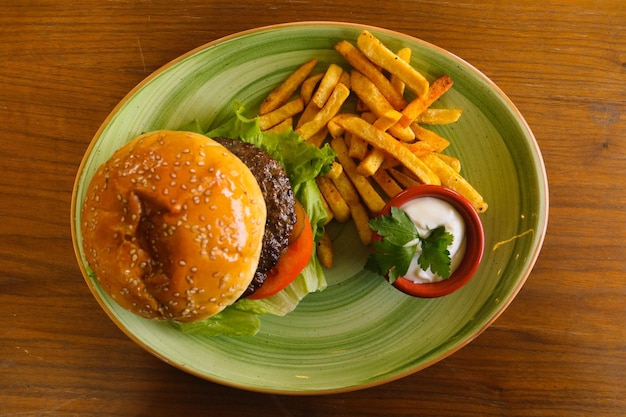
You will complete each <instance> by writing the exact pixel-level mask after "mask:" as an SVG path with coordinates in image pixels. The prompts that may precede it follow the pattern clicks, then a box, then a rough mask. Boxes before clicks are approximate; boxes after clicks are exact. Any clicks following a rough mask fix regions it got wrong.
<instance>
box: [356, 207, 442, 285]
mask: <svg viewBox="0 0 626 417" xmlns="http://www.w3.org/2000/svg"><path fill="white" fill-rule="evenodd" d="M369 224H370V227H371V228H372V230H374V231H375V232H376V233H378V235H379V236H381V237H382V239H381V240H379V241H375V242H373V243H372V247H373V248H374V252H373V253H371V254H370V256H369V257H368V259H367V262H366V264H365V268H366V269H368V270H370V271H373V272H376V273H378V274H380V275H387V276H388V279H389V282H390V283H393V282H394V281H395V280H397V279H398V278H399V277H402V276H404V275H406V273H407V271H408V270H409V266H410V265H411V260H412V259H413V256H414V255H415V252H416V250H417V247H418V245H420V246H421V253H420V256H419V258H418V260H417V262H418V264H419V266H420V268H422V269H423V270H427V269H428V268H429V267H430V270H431V271H432V272H433V273H435V274H437V275H439V276H440V277H442V278H449V277H450V251H448V246H450V245H451V244H452V240H453V239H454V237H453V236H452V234H450V233H449V232H447V231H446V229H445V227H444V226H439V227H437V228H435V229H433V230H431V231H430V233H429V234H428V236H426V237H422V236H420V234H419V231H418V230H417V226H415V224H414V223H413V221H412V220H411V218H410V217H409V215H408V214H406V212H405V211H404V210H402V209H400V208H398V207H392V208H391V213H390V214H389V215H383V216H380V217H377V218H374V219H372V220H370V222H369Z"/></svg>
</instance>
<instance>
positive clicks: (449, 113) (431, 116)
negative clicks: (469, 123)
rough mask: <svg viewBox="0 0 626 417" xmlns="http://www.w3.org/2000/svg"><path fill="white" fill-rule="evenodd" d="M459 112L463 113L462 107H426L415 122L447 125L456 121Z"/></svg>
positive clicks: (459, 116)
mask: <svg viewBox="0 0 626 417" xmlns="http://www.w3.org/2000/svg"><path fill="white" fill-rule="evenodd" d="M461 114H463V110H462V109H433V108H428V109H426V110H424V111H423V112H421V113H420V114H419V116H417V118H416V119H415V122H416V123H421V124H425V125H447V124H450V123H456V122H458V121H459V119H460V118H461Z"/></svg>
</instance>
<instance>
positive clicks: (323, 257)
mask: <svg viewBox="0 0 626 417" xmlns="http://www.w3.org/2000/svg"><path fill="white" fill-rule="evenodd" d="M315 253H316V254H317V259H319V261H320V263H321V264H322V266H323V267H324V268H326V269H330V268H332V266H333V258H334V256H333V242H332V240H331V239H330V235H329V234H328V231H327V230H326V231H324V234H323V235H322V237H321V238H320V240H319V242H317V250H316V251H315Z"/></svg>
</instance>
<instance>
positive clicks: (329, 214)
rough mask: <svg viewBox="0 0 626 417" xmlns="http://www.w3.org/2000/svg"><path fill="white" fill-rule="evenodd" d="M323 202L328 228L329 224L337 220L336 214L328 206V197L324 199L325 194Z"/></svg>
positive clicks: (325, 222)
mask: <svg viewBox="0 0 626 417" xmlns="http://www.w3.org/2000/svg"><path fill="white" fill-rule="evenodd" d="M320 192H321V191H320ZM321 200H322V206H323V207H324V211H325V212H326V221H324V226H326V225H327V224H328V223H330V222H332V221H333V219H334V218H335V214H334V213H333V211H332V210H331V208H330V206H329V205H328V202H327V201H326V197H324V194H322V198H321Z"/></svg>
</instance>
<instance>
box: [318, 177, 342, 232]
mask: <svg viewBox="0 0 626 417" xmlns="http://www.w3.org/2000/svg"><path fill="white" fill-rule="evenodd" d="M315 181H316V182H317V186H318V188H319V189H320V192H321V193H322V196H324V199H325V200H326V203H328V206H329V207H330V210H331V211H332V212H333V216H334V218H335V220H337V221H338V222H341V223H344V222H346V221H348V219H350V207H349V206H348V203H347V202H346V200H345V198H344V197H343V195H342V194H341V192H340V191H339V190H338V189H337V186H336V185H335V183H334V181H335V179H331V178H330V177H326V176H320V177H317V178H316V179H315Z"/></svg>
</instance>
